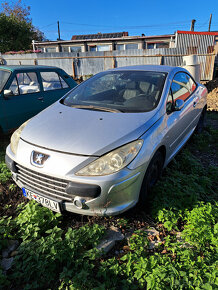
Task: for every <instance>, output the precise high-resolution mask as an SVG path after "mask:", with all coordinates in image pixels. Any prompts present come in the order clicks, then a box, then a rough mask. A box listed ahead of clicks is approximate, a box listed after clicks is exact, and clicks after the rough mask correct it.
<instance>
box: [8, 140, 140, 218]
mask: <svg viewBox="0 0 218 290" xmlns="http://www.w3.org/2000/svg"><path fill="white" fill-rule="evenodd" d="M21 142H22V143H23V144H20V143H21ZM33 150H37V151H42V149H41V148H37V147H35V146H33V145H30V144H27V143H26V142H24V141H22V140H21V141H20V142H19V148H18V153H17V156H16V158H15V156H14V155H13V153H12V152H11V150H10V146H8V148H7V151H6V158H5V159H6V164H7V166H8V167H9V169H10V170H11V172H12V176H13V179H14V181H15V182H16V183H17V185H18V186H19V187H21V188H22V187H25V188H27V189H29V190H31V191H32V192H35V193H36V194H40V195H42V196H45V197H47V198H48V197H49V198H51V199H52V198H53V197H52V196H51V194H54V193H55V190H56V187H57V192H59V191H61V192H62V194H60V195H59V196H58V197H54V198H53V199H56V200H57V199H58V200H59V201H61V203H62V209H63V210H66V211H69V212H74V213H79V214H83V215H101V216H104V215H116V214H119V213H122V212H124V211H126V210H128V209H129V208H131V207H133V206H134V205H135V204H136V203H137V201H138V197H139V192H140V188H141V183H142V180H143V176H144V170H143V168H137V169H135V170H130V169H128V168H124V169H123V170H121V171H120V172H118V173H116V174H111V175H108V176H99V177H79V176H75V174H74V173H73V172H74V170H72V168H75V167H76V168H77V167H78V164H79V163H81V162H86V160H84V158H83V157H80V159H81V160H80V162H79V160H77V159H78V158H79V157H78V156H76V157H75V156H73V155H70V156H67V155H68V154H63V153H57V152H51V151H49V150H43V153H45V154H48V155H49V156H50V158H49V160H48V164H46V166H45V167H43V168H38V167H35V166H34V165H32V164H31V162H30V156H31V153H32V151H33ZM59 155H61V156H59ZM60 158H61V159H60ZM69 159H70V160H69ZM86 159H88V158H87V157H86ZM54 160H56V162H57V164H58V160H62V161H61V162H62V163H61V166H56V167H54V164H52V163H53V162H54ZM64 160H66V162H65V161H64ZM69 161H70V162H69ZM49 163H51V164H49ZM68 163H70V164H71V165H70V166H71V167H69V166H68V165H69V164H68ZM22 170H23V172H22ZM25 174H26V175H25ZM46 180H47V182H49V183H48V184H46V182H45V181H46ZM50 180H54V182H53V184H52V186H53V188H51V182H50ZM62 181H63V182H62ZM37 182H38V184H37ZM59 182H60V183H61V182H62V183H63V184H64V187H65V188H64V190H63V189H60V188H61V186H62V185H61V184H59ZM57 184H58V186H57ZM78 198H82V199H83V200H84V201H85V204H84V207H82V208H81V207H80V208H78V207H77V206H76V203H75V200H76V199H78Z"/></svg>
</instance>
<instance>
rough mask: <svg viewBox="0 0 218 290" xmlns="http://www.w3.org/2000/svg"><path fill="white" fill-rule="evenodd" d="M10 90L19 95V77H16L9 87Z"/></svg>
mask: <svg viewBox="0 0 218 290" xmlns="http://www.w3.org/2000/svg"><path fill="white" fill-rule="evenodd" d="M9 90H11V91H12V92H13V94H14V95H15V96H16V95H19V89H18V84H17V78H16V77H14V79H13V81H12V83H11V85H10V87H9Z"/></svg>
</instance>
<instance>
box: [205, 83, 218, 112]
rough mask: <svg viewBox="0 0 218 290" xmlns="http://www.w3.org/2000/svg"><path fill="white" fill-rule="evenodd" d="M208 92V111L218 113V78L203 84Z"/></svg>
mask: <svg viewBox="0 0 218 290" xmlns="http://www.w3.org/2000/svg"><path fill="white" fill-rule="evenodd" d="M202 83H203V84H204V85H205V86H206V87H207V90H208V96H207V109H208V111H217V112H218V78H216V79H215V80H213V81H209V82H202Z"/></svg>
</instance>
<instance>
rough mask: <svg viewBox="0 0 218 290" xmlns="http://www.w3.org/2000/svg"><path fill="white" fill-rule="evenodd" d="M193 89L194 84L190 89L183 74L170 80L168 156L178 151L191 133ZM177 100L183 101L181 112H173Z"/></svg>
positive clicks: (193, 101)
mask: <svg viewBox="0 0 218 290" xmlns="http://www.w3.org/2000/svg"><path fill="white" fill-rule="evenodd" d="M195 88H196V85H195V83H193V87H192V89H191V88H190V83H189V75H187V74H186V73H185V72H179V73H177V74H176V75H175V76H174V78H173V80H172V84H171V88H170V93H169V96H168V99H167V105H166V111H167V128H168V133H167V139H168V152H169V153H170V155H173V154H174V153H175V152H177V150H179V148H180V147H181V146H182V145H183V144H184V142H185V141H186V139H187V138H188V137H189V136H190V134H191V133H192V131H193V128H194V125H193V110H194V107H195V102H196V97H195V94H194V91H195ZM178 99H180V100H183V101H184V106H183V108H182V109H181V110H179V111H175V110H174V105H175V102H176V100H178Z"/></svg>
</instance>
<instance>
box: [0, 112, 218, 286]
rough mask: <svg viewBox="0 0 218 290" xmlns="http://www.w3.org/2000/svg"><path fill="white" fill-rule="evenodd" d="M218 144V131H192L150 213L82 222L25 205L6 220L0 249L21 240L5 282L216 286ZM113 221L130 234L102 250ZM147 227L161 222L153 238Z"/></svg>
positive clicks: (1, 170) (4, 176)
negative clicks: (217, 154) (100, 246)
mask: <svg viewBox="0 0 218 290" xmlns="http://www.w3.org/2000/svg"><path fill="white" fill-rule="evenodd" d="M209 118H211V119H212V120H214V119H216V116H215V115H214V114H213V116H212V115H211V114H209ZM6 143H7V141H4V142H1V148H2V149H1V150H0V152H1V153H0V184H1V183H2V184H4V188H6V190H7V191H10V189H9V187H10V186H11V183H12V181H11V179H10V174H9V173H8V171H7V170H6V169H5V165H4V162H3V156H4V149H5V145H6ZM217 144H218V131H217V130H214V129H211V128H207V130H206V131H205V132H204V133H203V134H202V135H195V136H193V137H192V138H191V140H190V141H189V142H188V144H187V145H186V146H185V148H183V150H182V151H181V152H180V153H179V154H178V155H177V157H176V158H175V159H174V160H173V161H172V162H171V164H169V166H168V167H167V169H166V170H165V171H164V174H163V177H162V178H161V180H160V181H159V182H158V184H157V185H156V186H155V188H154V190H153V193H152V194H151V195H150V197H149V212H143V211H141V212H139V213H138V212H137V211H135V213H136V212H137V214H135V215H134V210H133V212H132V213H125V214H123V215H122V216H118V217H108V218H99V219H98V218H95V217H93V218H84V219H83V222H82V223H79V224H78V220H79V218H80V217H79V216H75V215H68V216H60V215H59V214H54V213H52V212H51V211H50V210H48V209H46V208H43V207H41V206H40V205H38V204H36V203H35V202H28V204H26V205H24V204H20V205H19V206H18V208H17V209H16V215H15V216H14V217H13V218H12V217H9V216H8V215H6V216H4V217H1V219H0V248H1V249H4V248H5V247H6V246H7V243H8V240H9V239H18V240H19V241H20V246H19V248H18V253H17V255H16V256H15V259H14V261H13V265H12V268H11V270H10V271H8V272H7V275H4V274H3V273H2V271H1V270H0V285H1V286H0V288H1V287H3V288H4V289H7V288H8V289H9V288H14V289H39V288H40V289H51V288H52V289H140V288H141V289H145V288H146V289H211V290H212V289H217V288H218V277H217V274H218V263H217V260H218V259H217V258H218V257H217V248H218V223H217V222H218V211H217V188H218V181H217V176H218V167H217V166H215V165H214V158H215V151H216V150H217ZM205 159H206V160H205ZM0 186H1V185H0ZM3 194H4V193H3ZM7 206H10V204H5V207H7ZM148 217H149V219H148ZM70 219H71V220H70ZM133 220H134V222H133ZM150 221H152V223H150ZM110 225H116V226H117V227H119V228H120V229H121V230H122V232H123V233H124V234H126V233H128V234H129V238H125V239H124V241H122V242H120V243H118V244H117V246H116V248H115V249H114V250H112V251H111V252H110V254H108V255H103V254H102V253H100V252H99V251H97V250H96V245H97V244H98V242H99V241H100V240H101V238H102V236H103V235H104V233H105V230H106V228H107V227H108V226H110ZM145 226H146V227H151V226H155V228H156V230H157V231H158V234H154V235H152V236H148V235H147V233H146V231H144V229H143V228H144V227H145ZM140 228H141V229H140ZM151 241H156V246H155V248H152V249H151V248H150V242H151Z"/></svg>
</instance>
